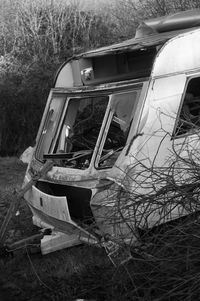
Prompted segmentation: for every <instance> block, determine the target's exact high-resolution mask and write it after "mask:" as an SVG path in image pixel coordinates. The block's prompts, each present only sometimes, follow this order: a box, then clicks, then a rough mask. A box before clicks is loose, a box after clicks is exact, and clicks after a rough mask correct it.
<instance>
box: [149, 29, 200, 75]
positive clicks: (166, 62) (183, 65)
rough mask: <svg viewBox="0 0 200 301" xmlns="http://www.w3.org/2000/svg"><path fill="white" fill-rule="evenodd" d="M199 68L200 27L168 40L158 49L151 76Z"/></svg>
mask: <svg viewBox="0 0 200 301" xmlns="http://www.w3.org/2000/svg"><path fill="white" fill-rule="evenodd" d="M198 68H200V29H196V30H193V31H191V32H188V33H184V34H181V35H179V36H177V37H175V38H173V39H171V40H169V41H168V42H167V43H166V44H165V45H164V46H163V47H162V48H161V50H160V52H159V53H158V55H157V59H156V61H155V64H154V67H153V70H152V77H157V76H165V75H167V74H172V73H177V72H186V71H189V70H194V69H198Z"/></svg>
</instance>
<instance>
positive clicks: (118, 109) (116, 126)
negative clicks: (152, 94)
mask: <svg viewBox="0 0 200 301" xmlns="http://www.w3.org/2000/svg"><path fill="white" fill-rule="evenodd" d="M139 95H140V90H135V91H131V92H124V93H120V94H115V95H113V96H112V105H111V112H110V115H109V120H110V123H108V129H107V135H106V138H105V142H104V145H103V148H102V152H101V155H100V159H99V163H98V167H99V168H106V167H112V166H113V164H114V163H115V162H116V160H117V158H118V156H119V154H120V153H121V151H122V149H123V148H124V147H125V145H126V141H127V138H128V134H129V130H130V126H131V123H132V119H133V116H134V112H135V109H136V106H137V100H138V98H139Z"/></svg>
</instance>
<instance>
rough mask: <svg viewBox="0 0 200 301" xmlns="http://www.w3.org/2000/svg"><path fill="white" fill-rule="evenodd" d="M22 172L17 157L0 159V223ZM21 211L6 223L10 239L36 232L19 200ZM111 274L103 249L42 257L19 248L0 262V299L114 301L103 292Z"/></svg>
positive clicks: (81, 249)
mask: <svg viewBox="0 0 200 301" xmlns="http://www.w3.org/2000/svg"><path fill="white" fill-rule="evenodd" d="M25 170H26V165H25V164H23V163H22V162H20V161H19V160H18V159H17V158H0V222H2V221H3V217H4V216H5V213H6V212H7V209H8V207H9V204H10V202H11V201H12V200H13V199H14V198H15V195H14V191H15V190H16V189H20V186H21V184H22V182H23V177H24V173H25ZM19 212H20V214H19V215H18V216H15V217H14V218H13V219H12V221H11V223H10V226H9V231H8V240H12V239H21V238H24V237H26V236H28V235H31V234H33V233H35V232H36V230H37V229H36V227H34V226H33V225H32V222H31V216H32V215H31V212H30V210H29V208H28V207H27V205H26V204H25V202H24V201H23V200H22V201H21V204H20V207H19ZM112 269H113V267H112V265H111V263H110V261H109V259H108V258H107V256H106V254H105V251H104V250H102V249H97V248H94V247H89V246H86V245H81V246H77V247H74V248H71V249H68V250H62V251H58V252H55V253H52V254H48V255H45V256H42V255H41V254H38V253H37V254H30V252H29V251H28V250H27V249H26V248H23V249H20V250H16V251H15V252H14V256H11V255H9V256H7V257H1V258H0V300H1V301H3V300H17V301H18V300H32V301H33V300H34V301H35V300H75V299H78V298H88V299H89V300H91V299H93V300H94V299H95V300H107V298H108V299H109V300H112V297H111V294H110V292H109V293H108V292H106V290H107V289H106V287H108V284H109V281H108V279H110V276H109V275H108V274H110V272H111V271H112ZM107 275H108V276H107ZM110 280H111V279H110ZM108 295H110V297H108ZM113 300H115V299H113ZM119 300H120V299H119Z"/></svg>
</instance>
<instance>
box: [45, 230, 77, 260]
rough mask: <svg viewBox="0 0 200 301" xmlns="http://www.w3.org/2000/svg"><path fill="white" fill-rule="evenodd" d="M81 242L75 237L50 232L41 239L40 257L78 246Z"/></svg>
mask: <svg viewBox="0 0 200 301" xmlns="http://www.w3.org/2000/svg"><path fill="white" fill-rule="evenodd" d="M80 244H81V242H80V240H79V237H78V236H77V235H67V234H64V233H61V232H52V234H51V235H45V236H44V237H43V239H41V252H42V255H45V254H48V253H51V252H55V251H58V250H62V249H65V248H70V247H73V246H76V245H80Z"/></svg>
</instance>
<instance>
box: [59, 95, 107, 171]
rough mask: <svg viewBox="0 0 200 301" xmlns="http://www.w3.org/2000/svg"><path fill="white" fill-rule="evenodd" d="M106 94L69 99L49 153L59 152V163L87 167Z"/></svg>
mask: <svg viewBox="0 0 200 301" xmlns="http://www.w3.org/2000/svg"><path fill="white" fill-rule="evenodd" d="M108 101H109V97H108V96H96V97H85V98H72V99H70V100H69V103H68V107H67V111H66V114H65V117H64V120H63V124H62V127H61V130H60V133H59V136H58V140H57V142H56V145H55V149H54V151H53V153H55V154H63V156H61V157H62V160H61V161H60V164H61V165H62V166H69V167H72V168H80V169H85V168H87V167H88V166H89V164H90V161H91V158H92V154H93V151H94V148H95V145H96V142H97V139H98V136H99V132H100V129H101V126H102V122H103V119H104V116H105V112H106V108H107V105H108ZM65 154H66V158H65Z"/></svg>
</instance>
